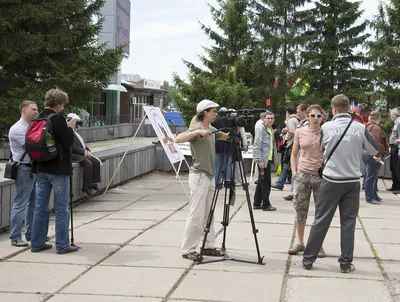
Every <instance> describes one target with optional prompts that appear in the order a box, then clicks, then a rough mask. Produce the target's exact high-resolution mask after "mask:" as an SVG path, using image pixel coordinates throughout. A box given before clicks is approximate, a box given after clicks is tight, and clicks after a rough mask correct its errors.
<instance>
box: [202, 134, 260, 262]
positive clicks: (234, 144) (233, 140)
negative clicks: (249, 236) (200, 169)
mask: <svg viewBox="0 0 400 302" xmlns="http://www.w3.org/2000/svg"><path fill="white" fill-rule="evenodd" d="M229 139H230V141H229V142H227V143H226V144H225V148H224V153H223V154H224V157H223V159H224V161H225V173H224V174H223V181H222V184H221V185H219V184H218V185H217V187H216V189H215V192H214V196H213V199H212V202H211V207H210V212H209V214H208V219H207V224H206V226H205V228H204V239H203V244H202V247H201V249H200V256H199V260H198V261H197V264H202V263H211V262H220V261H227V260H231V261H237V262H245V263H253V264H261V265H264V264H265V263H264V262H263V259H264V256H263V257H261V255H260V248H259V245H258V239H257V233H258V229H257V228H256V224H255V222H254V215H253V209H252V203H251V200H250V193H249V184H248V183H247V179H246V174H245V172H244V162H243V157H242V152H241V148H240V146H239V138H238V136H237V132H236V129H235V128H234V129H232V130H231V134H230V136H229ZM229 156H232V157H233V159H232V164H233V168H232V171H231V179H230V180H227V179H226V170H227V169H226V167H227V164H228V160H229ZM235 161H237V162H239V171H240V178H241V182H242V188H243V190H244V191H245V193H246V201H247V206H248V209H249V214H250V221H251V227H252V230H253V234H254V241H255V244H256V250H257V261H249V260H241V259H236V258H231V257H229V255H228V254H227V253H226V231H227V227H228V225H229V212H230V206H233V205H234V202H235V181H234V180H235ZM221 170H222V166H221V168H220V170H219V171H218V174H217V175H218V176H219V175H221ZM223 187H225V196H224V211H223V218H222V222H221V224H222V225H223V226H224V234H223V240H222V246H221V250H222V251H223V252H224V257H223V258H222V259H216V260H210V261H203V251H204V248H205V244H206V240H207V236H208V233H209V232H210V227H211V224H212V223H213V217H214V212H215V206H216V205H217V200H218V195H219V191H220V190H221V189H222V188H223ZM228 190H229V198H228Z"/></svg>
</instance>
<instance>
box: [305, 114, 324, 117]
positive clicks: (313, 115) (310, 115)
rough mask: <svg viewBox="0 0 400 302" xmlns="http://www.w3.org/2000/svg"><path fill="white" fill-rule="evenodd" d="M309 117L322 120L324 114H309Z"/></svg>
mask: <svg viewBox="0 0 400 302" xmlns="http://www.w3.org/2000/svg"><path fill="white" fill-rule="evenodd" d="M308 116H309V117H312V118H321V117H322V114H309V115H308Z"/></svg>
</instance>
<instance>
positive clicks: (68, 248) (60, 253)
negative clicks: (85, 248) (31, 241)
mask: <svg viewBox="0 0 400 302" xmlns="http://www.w3.org/2000/svg"><path fill="white" fill-rule="evenodd" d="M78 250H79V248H78V247H77V246H69V247H67V248H66V249H63V250H61V251H57V254H59V255H62V254H69V253H73V252H77V251H78Z"/></svg>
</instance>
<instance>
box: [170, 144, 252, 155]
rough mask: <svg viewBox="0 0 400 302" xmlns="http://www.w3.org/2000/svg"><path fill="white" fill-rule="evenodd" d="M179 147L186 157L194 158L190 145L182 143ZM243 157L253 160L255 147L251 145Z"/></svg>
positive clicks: (243, 153)
mask: <svg viewBox="0 0 400 302" xmlns="http://www.w3.org/2000/svg"><path fill="white" fill-rule="evenodd" d="M177 145H178V146H179V149H180V150H181V152H182V153H183V155H185V156H192V153H191V152H190V143H181V144H177ZM242 156H243V158H244V159H253V145H250V146H249V148H248V151H246V152H245V151H243V152H242Z"/></svg>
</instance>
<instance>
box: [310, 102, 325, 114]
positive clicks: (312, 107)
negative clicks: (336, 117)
mask: <svg viewBox="0 0 400 302" xmlns="http://www.w3.org/2000/svg"><path fill="white" fill-rule="evenodd" d="M312 110H318V111H319V112H321V114H324V113H325V111H324V109H322V107H321V106H320V105H318V104H315V105H310V106H308V108H307V113H310V112H311V111H312Z"/></svg>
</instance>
